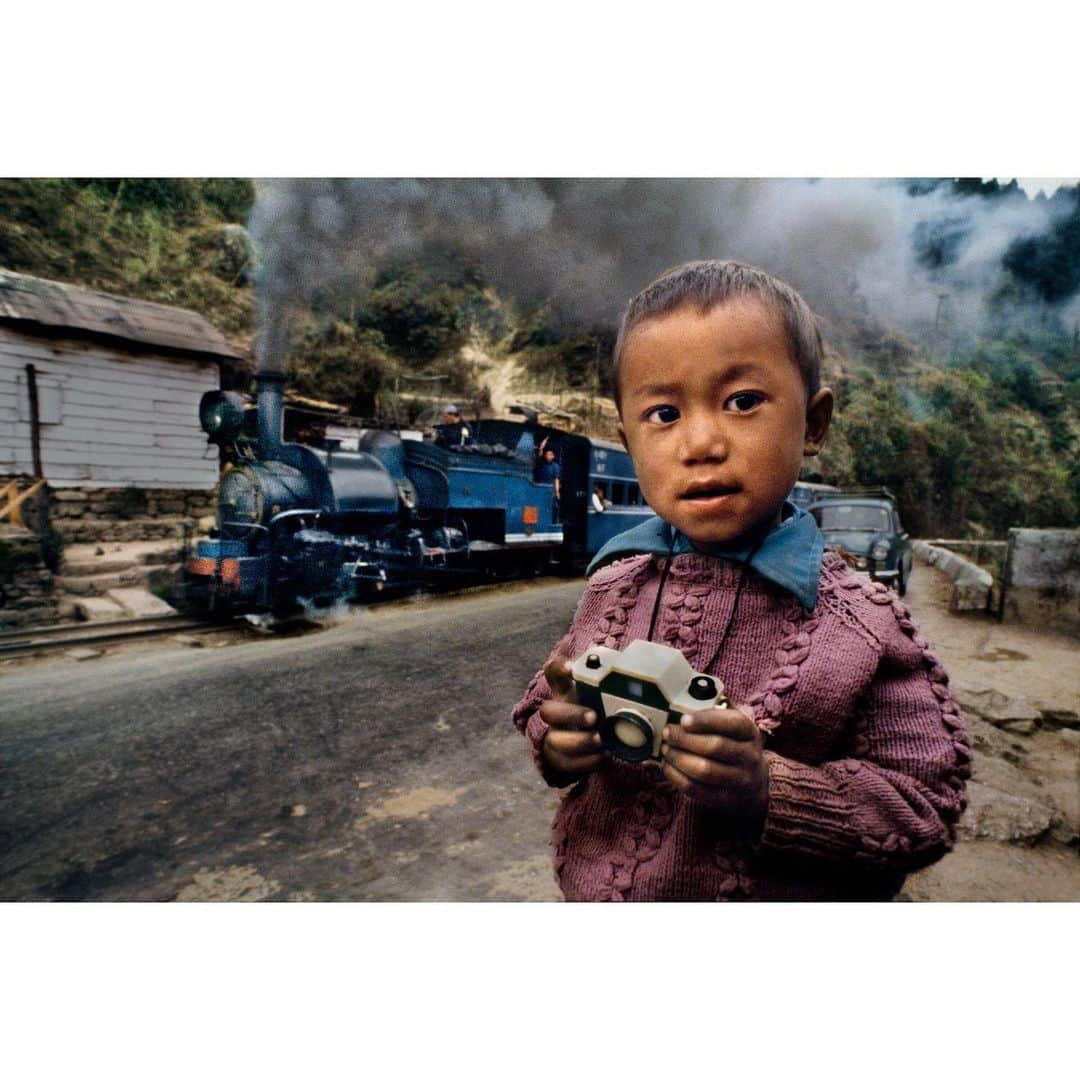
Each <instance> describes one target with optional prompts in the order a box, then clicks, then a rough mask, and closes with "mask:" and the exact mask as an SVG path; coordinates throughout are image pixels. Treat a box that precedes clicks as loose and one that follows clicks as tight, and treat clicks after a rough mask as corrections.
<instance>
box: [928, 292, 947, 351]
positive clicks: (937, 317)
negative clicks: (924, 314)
mask: <svg viewBox="0 0 1080 1080" xmlns="http://www.w3.org/2000/svg"><path fill="white" fill-rule="evenodd" d="M948 299H949V294H948V293H944V292H943V293H938V298H937V310H936V311H935V312H934V332H933V335H932V336H931V338H930V359H931V361H933V360H935V359H936V358H937V340H938V326H939V325H940V323H941V305H942V304H944V303H945V301H946V300H948Z"/></svg>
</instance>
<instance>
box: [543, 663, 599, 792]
mask: <svg viewBox="0 0 1080 1080" xmlns="http://www.w3.org/2000/svg"><path fill="white" fill-rule="evenodd" d="M572 666H573V665H572V664H571V662H570V661H569V660H568V659H567V658H566V657H565V656H557V657H556V658H555V659H554V660H551V661H549V663H548V664H547V666H546V667H545V668H544V678H545V679H547V682H548V686H550V687H551V697H550V698H549V699H548V700H547V701H545V702H544V703H543V704H542V705H541V706H540V717H541V719H542V720H543V721H544V723H545V724H547V725H548V728H549V730H548V733H547V734H546V735H545V736H544V741H543V743H541V752H542V753H543V755H544V760H545V761H546V762H547V763H548V765H550V766H551V767H552V768H553V769H556V770H557V771H558V772H561V773H567V774H568V775H571V776H581V775H583V774H585V773H590V772H592V771H593V769H595V768H596V767H597V766H598V765H599V764H600V762H602V761H603V760H604V751H603V748H602V746H601V745H600V736H599V735H598V734H597V732H596V713H594V712H593V711H592V710H591V709H586V708H585V707H584V706H583V705H579V704H578V703H577V695H576V693H575V691H574V680H573V679H572V678H571V677H570V669H571V668H572Z"/></svg>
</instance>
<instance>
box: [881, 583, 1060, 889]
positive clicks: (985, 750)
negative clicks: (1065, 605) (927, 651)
mask: <svg viewBox="0 0 1080 1080" xmlns="http://www.w3.org/2000/svg"><path fill="white" fill-rule="evenodd" d="M950 587H951V586H950V582H949V580H948V578H946V577H945V575H943V574H941V573H940V572H939V571H937V570H934V569H932V568H930V567H927V566H917V567H916V570H915V573H914V575H913V577H912V581H911V587H910V591H909V594H908V597H907V600H908V603H909V605H910V606H911V608H912V611H913V613H914V615H915V618H916V620H917V621H918V622H919V624H920V627H921V629H922V631H923V634H924V636H925V637H926V638H927V639H928V640H929V641H930V642H931V643H932V645H933V648H934V651H935V652H936V653H937V655H938V657H939V659H940V660H941V662H942V664H944V666H945V669H946V670H947V671H948V672H949V675H950V679H951V683H952V687H953V690H954V692H955V693H956V694H957V697H958V700H960V702H961V704H962V705H963V706H964V713H965V717H966V718H967V721H968V726H969V730H970V732H971V737H972V743H973V746H974V751H975V756H974V775H973V777H972V780H971V781H970V783H969V784H968V803H969V805H968V809H967V811H966V812H965V814H964V817H963V818H962V819H961V823H960V836H959V841H958V843H957V846H956V848H955V850H954V851H953V852H952V853H951V854H949V855H947V856H946V857H945V858H944V859H943V860H942V861H941V862H939V863H937V864H936V865H935V866H931V867H928V868H927V869H926V870H923V871H921V872H920V873H918V874H914V875H912V876H911V877H910V878H908V881H907V883H906V885H905V888H904V891H903V893H902V894H901V898H902V899H908V900H1080V729H1078V728H1077V727H1076V726H1075V725H1076V723H1077V721H1076V714H1077V712H1078V711H1080V663H1078V658H1080V646H1078V644H1077V642H1076V641H1075V640H1074V639H1072V638H1068V637H1065V636H1064V635H1057V634H1052V633H1048V632H1046V631H1040V630H1036V629H1032V628H1029V627H1020V626H1002V625H999V624H998V623H997V622H996V621H995V620H993V619H991V618H989V617H988V616H983V615H954V614H951V613H950V612H949V610H948V600H949V592H950ZM991 691H997V695H994V694H992V693H991ZM991 699H993V705H992V707H987V706H988V704H989V703H990V701H991ZM1023 699H1027V702H1028V703H1029V704H1030V707H1029V708H1025V704H1024V700H1023ZM976 709H983V710H984V711H986V712H987V713H992V714H994V715H995V716H996V720H997V722H996V723H989V722H987V720H985V719H982V718H980V717H979V716H978V715H976V712H975V710H976ZM1038 714H1042V715H1038ZM1047 714H1049V715H1047ZM1010 715H1012V716H1014V717H1016V719H1013V720H1011V721H1010V720H1008V719H1007V717H1008V716H1010ZM1003 723H1004V724H1006V725H1008V726H1007V727H1003V726H999V725H1001V724H1003ZM1051 725H1053V726H1051ZM1058 725H1061V726H1058ZM1067 725H1073V726H1071V727H1070V726H1067Z"/></svg>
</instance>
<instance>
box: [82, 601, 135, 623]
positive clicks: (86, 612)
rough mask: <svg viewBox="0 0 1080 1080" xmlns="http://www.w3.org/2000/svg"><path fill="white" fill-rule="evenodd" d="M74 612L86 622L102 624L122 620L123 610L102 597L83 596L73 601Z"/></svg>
mask: <svg viewBox="0 0 1080 1080" xmlns="http://www.w3.org/2000/svg"><path fill="white" fill-rule="evenodd" d="M75 612H76V614H77V615H78V616H79V618H80V619H85V620H86V621H87V622H104V621H109V620H113V619H122V618H123V617H124V609H123V608H122V607H121V606H120V605H119V604H114V603H113V602H112V601H111V600H107V599H105V597H103V596H84V597H81V598H80V599H78V600H76V601H75Z"/></svg>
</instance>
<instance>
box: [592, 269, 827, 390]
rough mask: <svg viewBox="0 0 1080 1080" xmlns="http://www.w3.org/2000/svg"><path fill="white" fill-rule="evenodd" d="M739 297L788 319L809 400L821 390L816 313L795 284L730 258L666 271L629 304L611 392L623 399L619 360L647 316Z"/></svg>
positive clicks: (615, 356)
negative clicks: (756, 300)
mask: <svg viewBox="0 0 1080 1080" xmlns="http://www.w3.org/2000/svg"><path fill="white" fill-rule="evenodd" d="M734 296H756V297H758V298H759V299H760V300H761V301H762V302H763V303H765V304H766V305H767V306H768V307H770V308H771V309H772V310H773V311H775V312H776V313H777V314H778V315H779V316H780V317H781V319H782V320H783V323H784V330H785V331H786V333H787V335H788V340H789V342H790V344H791V353H792V357H793V359H794V360H795V362H796V364H798V365H799V373H800V374H801V375H802V379H803V383H804V384H805V385H806V397H807V400H809V399H810V398H812V397H813V396H814V394H816V393H817V392H818V390H819V389H820V388H821V358H822V356H823V354H824V352H825V346H824V344H823V343H822V340H821V330H820V328H819V327H818V320H817V316H815V315H814V313H813V312H812V311H811V310H810V306H809V305H808V304H807V302H806V301H805V300H804V299H803V298H802V297H801V296H800V295H799V294H798V293H797V292H796V291H795V290H794V289H793V288H792V287H791V286H790V285H787V284H785V283H784V282H782V281H780V280H779V279H778V278H774V277H773V276H772V275H771V274H767V273H765V271H764V270H759V269H758V268H757V267H756V266H750V265H749V264H748V263H741V262H735V261H734V260H730V259H701V260H697V261H695V262H687V263H683V264H682V265H681V266H675V267H672V268H671V269H670V270H665V271H664V273H663V274H661V275H660V277H658V278H657V279H656V280H655V281H654V282H652V284H650V285H646V286H645V288H644V289H642V290H641V292H639V293H638V294H637V296H635V297H634V298H633V300H631V301H630V303H629V304H627V305H626V310H625V311H624V312H623V317H622V321H621V322H620V323H619V334H618V337H617V338H616V339H615V351H614V352H613V353H612V391H613V393H614V396H615V404H616V406H618V407H621V404H620V400H619V362H620V361H621V359H622V351H623V347H624V345H625V343H626V339H627V337H628V336H629V334H630V331H631V330H633V329H634V327H635V326H637V325H638V324H639V323H642V322H644V321H645V320H646V319H652V318H655V317H656V316H658V315H666V314H668V313H669V312H672V311H674V310H675V309H676V308H679V307H682V306H683V305H684V304H693V305H695V306H696V307H697V308H698V309H699V310H700V311H701V312H702V313H703V314H704V313H705V312H707V311H709V310H710V309H711V308H713V307H715V306H716V305H717V304H720V303H723V301H725V300H728V299H730V298H731V297H734Z"/></svg>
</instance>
